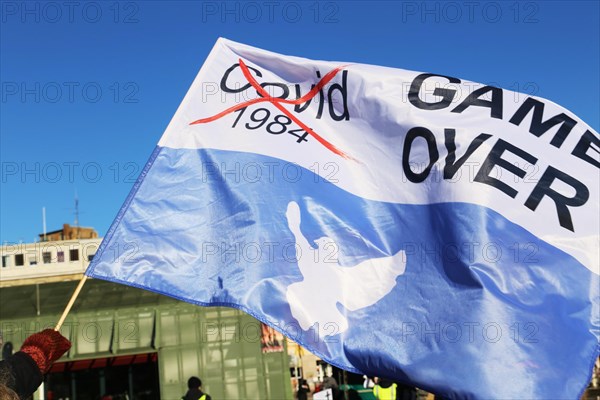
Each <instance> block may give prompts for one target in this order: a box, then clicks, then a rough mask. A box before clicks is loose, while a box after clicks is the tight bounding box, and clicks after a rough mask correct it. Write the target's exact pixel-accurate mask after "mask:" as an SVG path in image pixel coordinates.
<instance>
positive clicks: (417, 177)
mask: <svg viewBox="0 0 600 400" xmlns="http://www.w3.org/2000/svg"><path fill="white" fill-rule="evenodd" d="M419 137H420V138H423V139H425V141H426V142H427V151H428V153H429V165H427V167H426V168H425V169H424V170H423V171H422V172H418V173H417V172H414V171H413V170H412V169H411V168H410V152H411V150H412V143H413V141H414V140H415V139H416V138H419ZM439 158H440V153H439V152H438V149H437V143H436V141H435V136H434V135H433V133H432V132H431V131H430V130H429V129H427V128H423V127H416V128H412V129H411V130H409V131H408V132H407V133H406V140H405V141H404V149H403V150H402V168H403V169H404V174H405V175H406V177H407V178H408V180H409V181H411V182H413V183H419V182H423V181H424V180H425V179H427V176H428V175H429V172H430V171H431V168H432V167H433V164H435V163H436V162H437V160H438V159H439Z"/></svg>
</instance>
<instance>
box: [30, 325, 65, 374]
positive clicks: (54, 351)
mask: <svg viewBox="0 0 600 400" xmlns="http://www.w3.org/2000/svg"><path fill="white" fill-rule="evenodd" d="M70 348H71V342H69V341H68V340H67V338H65V337H64V336H63V335H61V334H60V333H59V332H57V331H55V330H53V329H44V330H43V331H41V332H39V333H34V334H33V335H31V336H29V337H28V338H27V339H25V341H24V342H23V346H21V351H22V352H23V353H26V354H28V355H29V356H30V357H31V358H32V359H33V361H35V363H36V364H37V366H38V368H39V369H40V371H42V374H45V373H46V372H48V370H50V367H51V366H52V363H53V362H54V361H56V360H58V359H59V358H60V357H61V356H62V355H63V354H65V353H66V352H67V350H69V349H70Z"/></svg>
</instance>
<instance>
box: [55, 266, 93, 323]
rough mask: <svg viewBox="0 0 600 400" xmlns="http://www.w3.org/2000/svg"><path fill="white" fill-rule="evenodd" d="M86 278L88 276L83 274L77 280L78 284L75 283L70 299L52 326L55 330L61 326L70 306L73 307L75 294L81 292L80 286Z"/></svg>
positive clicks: (77, 294)
mask: <svg viewBox="0 0 600 400" xmlns="http://www.w3.org/2000/svg"><path fill="white" fill-rule="evenodd" d="M87 278H88V276H87V275H85V274H84V275H83V278H81V280H80V281H79V285H77V288H75V292H73V295H72V296H71V300H69V303H68V304H67V306H66V307H65V310H64V311H63V313H62V315H61V316H60V319H59V320H58V322H57V323H56V327H54V330H55V331H59V330H60V328H61V327H62V324H63V323H64V322H65V319H66V318H67V315H68V314H69V311H71V307H73V304H74V303H75V300H76V299H77V296H79V292H81V288H82V287H83V285H84V284H85V281H86V280H87Z"/></svg>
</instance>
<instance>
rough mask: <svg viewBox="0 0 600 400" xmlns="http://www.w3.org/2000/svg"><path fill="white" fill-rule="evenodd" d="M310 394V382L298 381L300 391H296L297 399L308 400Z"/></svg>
mask: <svg viewBox="0 0 600 400" xmlns="http://www.w3.org/2000/svg"><path fill="white" fill-rule="evenodd" d="M309 393H310V387H309V386H308V382H306V379H300V380H299V381H298V390H297V391H296V398H297V399H298V400H306V399H308V394H309Z"/></svg>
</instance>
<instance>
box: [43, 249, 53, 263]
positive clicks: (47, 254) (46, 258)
mask: <svg viewBox="0 0 600 400" xmlns="http://www.w3.org/2000/svg"><path fill="white" fill-rule="evenodd" d="M42 259H43V260H44V264H50V263H51V262H52V253H50V252H49V251H45V252H43V253H42Z"/></svg>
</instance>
